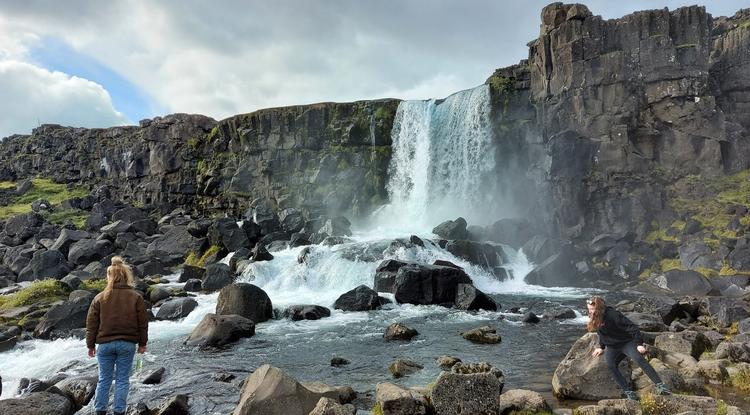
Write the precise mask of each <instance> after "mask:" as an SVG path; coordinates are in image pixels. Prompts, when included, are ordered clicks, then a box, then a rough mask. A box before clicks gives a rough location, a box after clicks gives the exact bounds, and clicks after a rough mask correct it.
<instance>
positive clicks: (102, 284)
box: [80, 279, 107, 292]
mask: <svg viewBox="0 0 750 415" xmlns="http://www.w3.org/2000/svg"><path fill="white" fill-rule="evenodd" d="M105 288H107V280H106V279H100V280H84V281H83V282H82V283H81V286H80V289H82V290H89V291H96V292H102V291H104V289H105Z"/></svg>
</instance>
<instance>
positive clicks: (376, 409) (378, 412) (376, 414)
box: [372, 403, 383, 415]
mask: <svg viewBox="0 0 750 415" xmlns="http://www.w3.org/2000/svg"><path fill="white" fill-rule="evenodd" d="M372 415H383V408H381V407H380V404H379V403H376V404H375V406H373V407H372Z"/></svg>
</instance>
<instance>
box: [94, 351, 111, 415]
mask: <svg viewBox="0 0 750 415" xmlns="http://www.w3.org/2000/svg"><path fill="white" fill-rule="evenodd" d="M96 360H97V362H98V363H99V380H98V381H97V383H96V398H95V399H94V410H95V411H96V412H102V411H103V412H106V411H107V406H108V405H109V388H110V387H111V386H112V373H113V369H114V366H115V351H114V349H113V347H112V344H111V343H104V344H100V345H99V347H97V348H96Z"/></svg>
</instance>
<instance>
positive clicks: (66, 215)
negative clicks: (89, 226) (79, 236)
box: [42, 209, 89, 229]
mask: <svg viewBox="0 0 750 415" xmlns="http://www.w3.org/2000/svg"><path fill="white" fill-rule="evenodd" d="M42 216H43V217H44V218H45V219H46V220H47V221H48V222H50V223H55V224H58V225H63V224H65V223H66V222H68V221H70V222H71V223H73V224H74V225H75V226H76V228H78V229H83V227H84V226H85V225H86V218H87V217H88V216H89V215H88V213H87V212H85V211H83V210H80V209H64V210H56V211H54V212H49V213H44V214H42Z"/></svg>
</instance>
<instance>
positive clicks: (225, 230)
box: [208, 218, 250, 252]
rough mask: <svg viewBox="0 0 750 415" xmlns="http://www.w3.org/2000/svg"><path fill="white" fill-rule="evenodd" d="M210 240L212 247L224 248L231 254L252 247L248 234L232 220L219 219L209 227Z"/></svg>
mask: <svg viewBox="0 0 750 415" xmlns="http://www.w3.org/2000/svg"><path fill="white" fill-rule="evenodd" d="M208 240H209V242H210V243H211V245H217V246H223V247H225V248H226V249H227V250H229V251H230V252H233V251H236V250H238V249H240V248H246V247H248V246H249V245H250V242H249V241H248V239H247V234H246V233H245V231H244V230H242V229H240V227H239V226H237V222H236V221H235V220H234V219H231V218H220V219H217V220H216V221H215V222H214V223H212V224H211V226H209V227H208Z"/></svg>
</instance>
